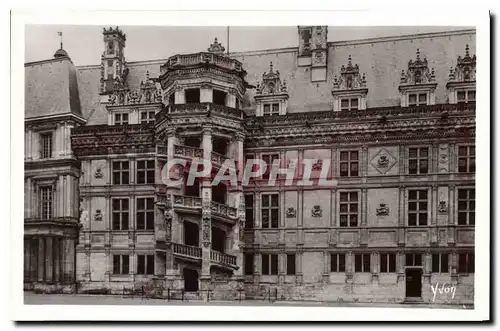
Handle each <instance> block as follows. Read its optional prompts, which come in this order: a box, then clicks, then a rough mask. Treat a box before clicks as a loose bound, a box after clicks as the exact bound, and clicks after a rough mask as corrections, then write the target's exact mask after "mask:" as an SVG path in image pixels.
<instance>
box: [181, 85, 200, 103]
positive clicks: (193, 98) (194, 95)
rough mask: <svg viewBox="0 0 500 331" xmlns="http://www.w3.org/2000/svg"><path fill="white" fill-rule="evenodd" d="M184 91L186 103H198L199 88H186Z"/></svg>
mask: <svg viewBox="0 0 500 331" xmlns="http://www.w3.org/2000/svg"><path fill="white" fill-rule="evenodd" d="M184 93H185V100H186V103H200V89H197V88H193V89H187V90H185V91H184Z"/></svg>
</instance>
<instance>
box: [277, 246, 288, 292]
mask: <svg viewBox="0 0 500 331" xmlns="http://www.w3.org/2000/svg"><path fill="white" fill-rule="evenodd" d="M286 263H287V261H286V254H285V249H284V247H283V248H282V249H281V250H280V253H279V254H278V284H279V285H283V284H284V283H285V275H286Z"/></svg>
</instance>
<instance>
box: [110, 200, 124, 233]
mask: <svg viewBox="0 0 500 331" xmlns="http://www.w3.org/2000/svg"><path fill="white" fill-rule="evenodd" d="M113 230H128V199H113Z"/></svg>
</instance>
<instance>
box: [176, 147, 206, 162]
mask: <svg viewBox="0 0 500 331" xmlns="http://www.w3.org/2000/svg"><path fill="white" fill-rule="evenodd" d="M174 156H175V157H181V158H184V159H188V160H192V159H193V158H203V149H202V148H198V147H191V146H183V145H174Z"/></svg>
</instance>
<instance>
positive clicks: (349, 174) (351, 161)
mask: <svg viewBox="0 0 500 331" xmlns="http://www.w3.org/2000/svg"><path fill="white" fill-rule="evenodd" d="M343 153H347V156H348V157H347V160H342V154H343ZM353 153H356V155H357V158H356V159H355V160H354V159H352V158H351V156H352V154H353ZM360 157H361V153H360V151H359V149H344V150H340V151H339V158H338V167H339V177H342V178H359V177H360V168H359V165H360V161H361V160H360ZM342 164H347V175H346V174H342ZM352 164H356V168H357V169H356V175H353V174H352V172H353V171H354V170H353V169H352Z"/></svg>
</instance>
